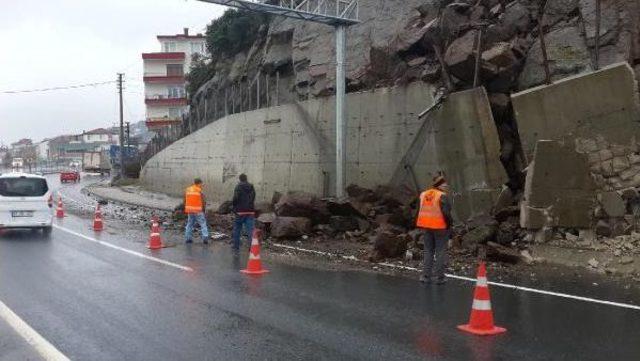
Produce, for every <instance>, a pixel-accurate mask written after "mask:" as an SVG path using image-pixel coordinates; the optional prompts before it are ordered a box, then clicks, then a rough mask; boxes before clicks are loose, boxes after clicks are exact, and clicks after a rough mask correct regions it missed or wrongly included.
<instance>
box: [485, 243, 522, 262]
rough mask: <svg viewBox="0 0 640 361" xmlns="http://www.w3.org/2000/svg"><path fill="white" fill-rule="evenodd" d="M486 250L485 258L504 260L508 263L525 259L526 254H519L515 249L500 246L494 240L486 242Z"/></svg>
mask: <svg viewBox="0 0 640 361" xmlns="http://www.w3.org/2000/svg"><path fill="white" fill-rule="evenodd" d="M485 247H486V251H487V259H488V260H491V261H495V262H504V263H510V264H516V263H518V262H520V261H521V260H523V258H525V259H526V255H524V256H523V255H521V254H520V253H519V252H518V251H517V250H515V249H513V248H508V247H504V246H501V245H499V244H497V243H494V242H487V245H486V246H485Z"/></svg>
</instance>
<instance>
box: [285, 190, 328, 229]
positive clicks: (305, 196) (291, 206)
mask: <svg viewBox="0 0 640 361" xmlns="http://www.w3.org/2000/svg"><path fill="white" fill-rule="evenodd" d="M275 212H276V214H277V215H278V216H283V217H304V218H309V219H310V220H311V221H312V222H313V224H318V223H327V222H328V221H329V217H330V214H329V211H328V210H327V206H326V204H325V203H324V202H322V201H321V200H320V199H318V198H317V197H316V196H314V195H313V194H310V193H305V192H289V193H287V194H285V195H283V196H282V197H281V198H280V200H279V201H278V203H276V205H275Z"/></svg>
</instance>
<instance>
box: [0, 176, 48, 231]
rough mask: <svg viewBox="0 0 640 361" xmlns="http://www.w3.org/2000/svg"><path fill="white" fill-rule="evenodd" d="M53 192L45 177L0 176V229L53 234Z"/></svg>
mask: <svg viewBox="0 0 640 361" xmlns="http://www.w3.org/2000/svg"><path fill="white" fill-rule="evenodd" d="M52 225H53V192H52V191H51V189H50V188H49V184H48V182H47V179H46V178H45V177H43V176H39V175H34V174H26V173H6V174H3V175H0V229H6V228H30V229H42V231H43V232H44V234H49V233H51V228H52Z"/></svg>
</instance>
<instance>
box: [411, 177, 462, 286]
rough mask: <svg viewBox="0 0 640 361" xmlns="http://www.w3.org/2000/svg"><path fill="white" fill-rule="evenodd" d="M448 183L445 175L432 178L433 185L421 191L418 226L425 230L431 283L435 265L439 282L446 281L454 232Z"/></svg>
mask: <svg viewBox="0 0 640 361" xmlns="http://www.w3.org/2000/svg"><path fill="white" fill-rule="evenodd" d="M448 190H449V185H448V184H447V181H446V180H445V178H444V177H443V176H437V177H435V178H434V179H433V184H432V186H431V188H429V189H427V190H426V191H424V192H422V194H420V210H419V213H418V217H417V221H416V226H417V227H418V228H420V229H422V230H423V231H424V272H423V273H422V276H421V277H420V281H421V282H423V283H427V284H429V283H431V281H432V276H434V274H433V273H432V271H434V266H435V281H436V284H444V283H445V282H446V279H445V275H444V269H445V267H446V265H447V245H448V243H449V238H450V236H451V231H450V229H451V225H452V223H453V220H452V217H451V202H450V200H449V197H448V195H447V192H448Z"/></svg>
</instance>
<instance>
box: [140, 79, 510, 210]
mask: <svg viewBox="0 0 640 361" xmlns="http://www.w3.org/2000/svg"><path fill="white" fill-rule="evenodd" d="M433 91H434V89H433V88H432V87H431V86H429V85H427V84H424V83H414V84H411V85H409V86H408V87H396V88H383V89H377V90H376V91H372V92H363V93H355V94H349V95H348V107H347V108H348V118H347V119H348V121H347V123H348V129H347V156H348V157H347V158H348V159H347V183H348V184H349V183H355V184H358V185H360V186H363V187H367V188H375V187H376V186H377V185H383V184H388V183H390V182H392V181H393V180H397V179H400V180H401V181H402V183H405V184H412V182H411V181H410V180H411V178H409V177H410V176H409V174H407V173H406V170H405V168H404V167H403V166H399V165H400V164H401V162H402V160H403V158H404V156H405V155H406V152H407V151H408V149H409V147H410V145H411V144H412V142H413V141H414V140H415V137H416V136H417V133H418V131H419V129H420V128H421V127H422V126H423V120H420V119H418V116H417V115H418V114H419V113H420V112H422V111H423V110H424V109H425V108H427V107H428V106H430V105H432V104H433V103H434V100H433V98H432V96H431V94H433ZM432 121H433V125H432V128H430V133H429V135H428V137H427V139H426V140H425V146H424V147H423V148H422V150H421V151H420V154H419V156H418V157H416V158H415V159H417V161H416V162H415V164H411V166H412V168H413V170H414V172H415V174H416V176H417V178H418V180H419V183H420V187H421V188H423V187H425V186H427V185H428V184H429V181H430V180H431V178H432V176H433V175H434V174H435V173H436V172H438V171H440V170H444V171H445V172H446V173H447V175H448V177H449V178H450V183H451V185H452V189H453V191H454V196H455V198H456V204H455V205H454V210H455V211H456V212H457V216H458V218H459V219H465V218H466V217H468V216H469V215H471V214H474V213H480V212H488V211H489V210H490V209H491V206H492V205H493V201H494V200H495V199H496V197H497V194H498V193H499V191H500V187H501V185H502V184H503V183H504V182H505V181H506V176H505V174H504V171H503V169H502V166H501V164H500V162H499V141H498V135H497V132H496V130H495V125H494V124H493V118H492V116H491V111H490V108H489V103H488V100H487V96H486V94H485V92H484V90H483V89H481V88H479V89H473V90H469V91H466V92H461V93H456V94H452V95H450V97H449V99H448V101H447V103H446V104H445V105H444V106H443V107H442V108H441V109H440V110H438V111H437V114H434V116H433V117H432ZM397 172H402V174H401V175H400V176H398V174H396V173H397ZM241 173H246V174H247V175H248V177H249V180H250V181H251V182H252V183H254V185H255V187H256V192H257V197H258V199H257V200H258V201H268V200H270V199H271V196H272V194H273V192H275V191H279V192H286V191H290V190H296V191H305V192H309V193H312V194H316V195H319V196H326V195H331V194H334V193H335V189H334V187H335V186H334V183H335V126H334V98H332V97H328V98H322V99H321V100H310V101H306V102H301V103H295V104H287V105H282V106H277V107H271V108H266V109H261V110H256V111H251V112H245V113H238V114H233V115H230V116H228V117H225V118H222V119H219V120H218V121H216V122H213V123H212V124H210V125H208V126H206V127H204V128H202V129H200V130H199V131H197V132H195V133H193V134H191V135H190V136H188V137H186V138H183V139H181V140H179V141H177V142H175V143H174V144H172V145H171V146H169V147H168V148H167V149H165V150H164V151H162V152H160V153H159V154H157V155H156V156H154V157H153V158H151V159H150V160H149V161H148V162H147V164H146V165H145V167H144V169H143V170H142V173H141V178H142V183H143V184H144V185H145V186H146V187H148V188H150V189H152V190H155V191H160V192H165V193H169V194H174V195H180V194H181V193H182V191H183V190H184V188H185V187H186V186H187V185H188V184H189V183H190V182H191V181H192V179H193V178H194V177H201V178H203V180H204V183H205V188H204V189H205V193H206V195H207V196H208V200H209V201H210V202H211V203H213V204H214V205H215V204H218V203H221V202H223V201H225V200H227V199H230V198H231V195H232V192H233V187H234V186H235V184H236V182H237V176H238V175H239V174H241ZM417 193H418V190H416V194H417Z"/></svg>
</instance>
